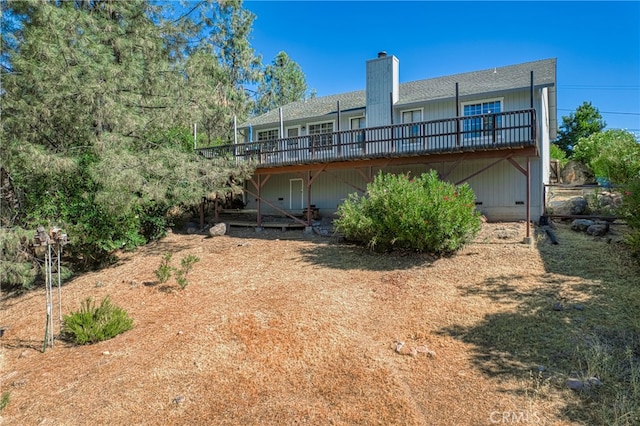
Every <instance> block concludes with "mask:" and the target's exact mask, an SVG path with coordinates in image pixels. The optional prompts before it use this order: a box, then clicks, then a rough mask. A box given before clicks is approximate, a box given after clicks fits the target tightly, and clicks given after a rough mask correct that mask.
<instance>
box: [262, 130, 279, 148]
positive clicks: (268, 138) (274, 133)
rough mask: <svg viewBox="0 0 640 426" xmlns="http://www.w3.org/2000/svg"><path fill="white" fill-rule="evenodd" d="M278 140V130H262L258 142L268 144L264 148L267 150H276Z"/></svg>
mask: <svg viewBox="0 0 640 426" xmlns="http://www.w3.org/2000/svg"><path fill="white" fill-rule="evenodd" d="M277 139H278V129H271V130H262V131H260V132H258V142H266V143H265V144H264V145H263V146H264V149H265V150H274V149H276V146H277V142H276V140H277Z"/></svg>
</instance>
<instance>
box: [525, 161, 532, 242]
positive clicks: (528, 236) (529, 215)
mask: <svg viewBox="0 0 640 426" xmlns="http://www.w3.org/2000/svg"><path fill="white" fill-rule="evenodd" d="M526 177H527V202H526V203H525V204H526V208H527V235H526V237H525V243H527V244H531V243H532V242H533V241H532V239H531V157H529V156H527V176H526Z"/></svg>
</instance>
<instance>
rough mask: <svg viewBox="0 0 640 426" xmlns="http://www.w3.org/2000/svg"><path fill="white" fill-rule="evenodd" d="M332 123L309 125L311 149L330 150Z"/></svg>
mask: <svg viewBox="0 0 640 426" xmlns="http://www.w3.org/2000/svg"><path fill="white" fill-rule="evenodd" d="M332 132H333V122H328V123H319V124H309V135H310V136H311V138H310V141H311V147H313V148H315V149H321V150H324V149H331V145H332V140H333V138H332V135H331V133H332Z"/></svg>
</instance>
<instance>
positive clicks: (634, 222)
mask: <svg viewBox="0 0 640 426" xmlns="http://www.w3.org/2000/svg"><path fill="white" fill-rule="evenodd" d="M621 213H622V216H623V217H624V219H625V220H626V222H627V225H629V227H630V228H631V233H630V234H629V236H628V237H627V243H628V244H629V246H630V247H631V251H632V252H633V253H635V254H636V255H638V256H640V176H639V177H637V178H635V179H634V180H632V181H631V182H630V183H629V184H628V185H627V186H626V187H625V189H624V190H623V196H622V209H621Z"/></svg>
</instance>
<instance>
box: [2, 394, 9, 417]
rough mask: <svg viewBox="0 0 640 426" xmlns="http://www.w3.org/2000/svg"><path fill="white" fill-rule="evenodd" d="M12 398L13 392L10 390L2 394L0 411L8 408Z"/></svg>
mask: <svg viewBox="0 0 640 426" xmlns="http://www.w3.org/2000/svg"><path fill="white" fill-rule="evenodd" d="M10 400H11V394H10V393H9V392H4V393H3V394H2V397H1V398H0V413H1V412H2V410H4V409H5V408H7V405H9V401H10Z"/></svg>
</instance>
